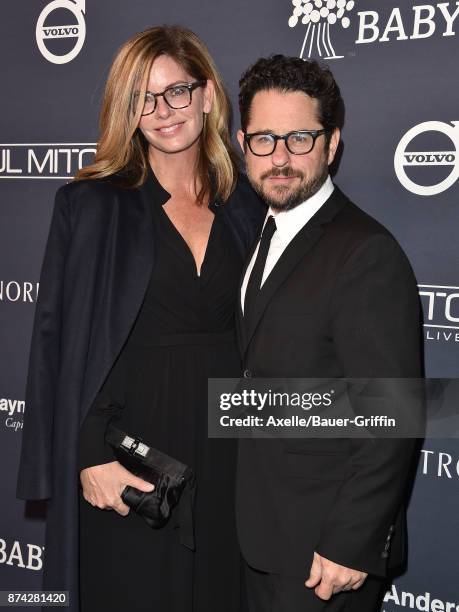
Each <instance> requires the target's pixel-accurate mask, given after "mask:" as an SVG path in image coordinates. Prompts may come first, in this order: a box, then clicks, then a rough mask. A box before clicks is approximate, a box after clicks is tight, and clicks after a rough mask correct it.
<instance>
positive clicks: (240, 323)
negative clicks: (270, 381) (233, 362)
mask: <svg viewBox="0 0 459 612" xmlns="http://www.w3.org/2000/svg"><path fill="white" fill-rule="evenodd" d="M262 229H263V226H262V227H261V228H260V232H259V235H258V236H257V238H256V240H255V241H254V243H253V245H252V248H251V249H250V252H249V254H248V255H247V259H246V261H245V264H244V268H243V270H242V274H241V278H240V281H239V287H238V291H237V300H236V301H237V304H236V335H237V340H238V344H239V348H240V350H241V352H244V351H245V347H246V346H247V342H246V332H247V330H246V329H245V325H244V314H243V312H242V306H241V291H242V284H243V282H244V277H245V275H246V272H247V268H248V267H249V264H250V261H251V259H252V257H253V254H254V253H255V249H256V248H257V246H258V242H259V240H260V236H261V231H262Z"/></svg>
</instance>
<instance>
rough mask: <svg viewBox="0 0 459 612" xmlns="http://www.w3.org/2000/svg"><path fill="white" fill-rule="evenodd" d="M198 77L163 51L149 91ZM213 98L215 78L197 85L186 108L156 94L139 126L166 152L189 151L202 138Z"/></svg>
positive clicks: (155, 67) (154, 66) (160, 90)
mask: <svg viewBox="0 0 459 612" xmlns="http://www.w3.org/2000/svg"><path fill="white" fill-rule="evenodd" d="M196 80H197V79H195V78H193V77H192V76H190V75H189V74H188V73H187V72H186V71H185V70H184V68H182V66H180V64H178V63H177V62H176V61H175V60H173V59H172V58H171V57H169V56H168V55H160V56H159V57H158V58H156V60H155V61H154V62H153V64H152V67H151V70H150V76H149V80H148V85H147V91H150V92H152V93H161V92H163V91H164V90H165V89H167V88H168V87H171V86H173V85H183V84H188V83H194V82H195V81H196ZM212 99H213V84H212V81H207V84H206V85H204V86H203V87H197V88H196V89H194V90H193V92H192V99H191V104H190V105H189V106H187V107H185V108H181V109H174V108H171V107H170V106H169V105H168V104H167V102H166V101H165V99H164V97H163V96H160V97H158V98H156V108H155V110H154V111H153V112H152V113H151V114H149V115H145V116H142V117H141V118H140V122H139V129H140V130H141V132H142V133H143V135H144V136H145V138H146V139H147V141H148V143H149V144H150V146H152V147H153V148H155V149H158V150H159V151H162V152H163V153H178V152H180V151H185V150H186V149H189V148H190V147H191V146H192V145H193V144H194V143H196V141H197V140H198V138H199V135H200V134H201V132H202V128H203V113H208V112H210V109H211V106H212Z"/></svg>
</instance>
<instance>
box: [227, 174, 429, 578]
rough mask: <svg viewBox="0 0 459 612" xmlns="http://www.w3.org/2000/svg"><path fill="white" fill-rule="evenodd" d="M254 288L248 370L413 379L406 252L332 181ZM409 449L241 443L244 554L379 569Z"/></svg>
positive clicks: (412, 287)
mask: <svg viewBox="0 0 459 612" xmlns="http://www.w3.org/2000/svg"><path fill="white" fill-rule="evenodd" d="M249 261H250V258H249ZM261 294H262V295H261V300H260V302H259V304H260V307H259V309H258V313H257V317H256V319H257V320H256V322H255V323H254V325H253V326H252V328H250V329H247V328H246V326H245V322H244V318H243V315H242V311H241V310H240V312H239V333H240V342H241V345H242V352H243V361H244V376H245V377H246V378H252V377H259V378H271V377H272V378H283V377H288V378H295V377H296V378H301V377H304V378H328V377H336V378H341V377H354V378H355V377H378V378H383V377H387V378H389V377H395V378H404V377H413V378H414V377H420V376H421V371H422V367H421V333H420V310H419V299H418V292H417V286H416V281H415V278H414V276H413V273H412V270H411V268H410V265H409V263H408V261H407V258H406V256H405V255H404V253H403V251H402V249H401V248H400V246H399V245H398V243H397V242H396V240H395V239H394V238H393V236H392V235H391V234H390V233H389V232H388V231H387V230H386V229H385V228H384V227H383V226H382V225H381V224H380V223H378V222H377V221H376V220H375V219H373V218H372V217H370V216H369V215H368V214H366V213H365V212H363V211H362V210H361V209H360V208H358V207H357V206H356V205H354V204H353V203H352V202H350V201H349V200H348V199H347V198H346V196H345V195H344V194H343V193H342V192H341V191H340V190H339V189H338V188H337V187H336V186H335V189H334V191H333V193H332V195H331V196H330V198H329V199H328V200H327V201H326V203H325V204H324V205H323V206H322V207H321V208H320V209H319V211H318V212H317V213H316V214H315V215H314V216H313V217H312V219H311V220H310V221H309V222H308V223H307V224H306V225H305V226H304V228H303V229H302V230H301V231H300V232H299V233H298V234H297V235H296V236H295V238H294V239H293V240H292V242H291V243H290V244H289V245H288V247H287V248H286V250H285V251H284V253H283V254H282V255H281V257H280V259H279V261H278V262H277V264H276V266H275V267H274V269H273V270H272V272H271V273H270V275H269V276H268V277H267V279H266V281H265V283H264V284H263V286H262V288H261ZM414 448H415V440H413V439H393V438H392V439H389V438H386V439H384V438H377V439H375V438H373V439H370V438H366V439H362V438H361V439H344V438H341V439H337V438H335V439H333V438H328V439H323V438H322V439H319V438H315V439H313V438H308V439H292V438H291V439H284V440H281V439H241V440H240V442H239V464H238V479H237V520H238V531H239V538H240V543H241V548H242V552H243V555H244V557H245V558H246V560H247V562H248V563H249V564H250V565H252V566H253V567H255V568H258V569H261V570H265V571H268V572H275V573H286V574H290V575H292V576H296V575H298V576H303V577H305V578H306V577H307V576H308V575H309V569H310V565H311V562H312V557H313V552H314V551H316V552H318V553H319V554H320V555H322V556H324V557H326V558H327V559H331V560H332V561H335V562H336V563H339V564H341V565H344V566H347V567H350V568H354V569H358V570H362V571H365V572H368V573H372V574H375V575H379V576H384V575H386V571H387V566H388V565H389V566H395V565H398V564H399V563H400V562H401V561H402V559H403V557H404V540H405V513H404V494H405V493H406V490H407V487H408V484H409V482H408V481H409V471H410V465H411V464H412V460H413V455H414ZM388 561H389V564H388V563H387V562H388Z"/></svg>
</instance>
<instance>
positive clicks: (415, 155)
mask: <svg viewBox="0 0 459 612" xmlns="http://www.w3.org/2000/svg"><path fill="white" fill-rule="evenodd" d="M424 132H441V133H442V134H444V135H445V136H447V137H448V138H449V139H450V140H451V142H452V143H453V146H454V149H453V150H451V151H407V148H408V145H409V144H410V142H411V141H412V140H413V139H414V138H416V136H419V135H420V134H423V133H424ZM458 151H459V121H451V124H449V123H445V122H443V121H425V122H424V123H420V124H419V125H416V126H414V127H412V128H411V129H410V130H408V132H407V133H406V134H405V135H404V136H403V138H402V139H401V140H400V142H399V144H398V147H397V149H396V150H395V156H394V168H395V173H396V175H397V178H398V180H399V181H400V182H401V184H402V185H403V187H405V189H408V191H411V192H412V193H415V194H416V195H421V196H432V195H437V194H439V193H442V192H443V191H446V190H447V189H449V188H450V187H451V186H452V185H454V183H455V182H456V181H457V179H458V178H459V159H458ZM407 166H452V168H451V172H450V173H449V175H448V176H447V177H446V178H445V179H443V180H442V181H440V182H439V183H436V184H435V185H429V186H425V185H419V184H418V183H415V182H414V181H413V180H411V179H410V178H409V177H408V175H407V173H406V167H407Z"/></svg>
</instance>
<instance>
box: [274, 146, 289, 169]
mask: <svg viewBox="0 0 459 612" xmlns="http://www.w3.org/2000/svg"><path fill="white" fill-rule="evenodd" d="M271 161H272V163H273V166H277V167H278V168H281V167H282V166H285V165H286V164H288V163H290V153H289V150H288V149H287V147H286V145H285V140H278V141H277V144H276V148H275V149H274V152H273V153H272V154H271Z"/></svg>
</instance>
